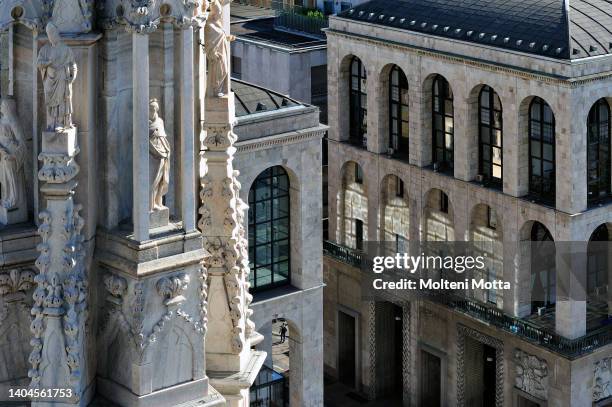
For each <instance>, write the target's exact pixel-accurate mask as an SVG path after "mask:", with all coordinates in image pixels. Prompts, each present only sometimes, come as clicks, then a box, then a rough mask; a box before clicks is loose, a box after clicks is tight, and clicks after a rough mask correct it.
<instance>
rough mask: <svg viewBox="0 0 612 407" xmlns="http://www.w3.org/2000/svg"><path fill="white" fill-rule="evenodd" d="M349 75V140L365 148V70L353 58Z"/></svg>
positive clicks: (366, 131)
mask: <svg viewBox="0 0 612 407" xmlns="http://www.w3.org/2000/svg"><path fill="white" fill-rule="evenodd" d="M350 69H351V74H350V82H349V88H350V112H349V113H350V118H349V120H350V135H349V140H350V141H351V143H354V144H356V145H359V146H363V147H365V146H366V144H367V138H368V105H367V90H366V83H367V77H366V70H365V67H364V66H363V64H362V63H361V60H360V59H359V58H357V57H353V60H352V61H351V68H350Z"/></svg>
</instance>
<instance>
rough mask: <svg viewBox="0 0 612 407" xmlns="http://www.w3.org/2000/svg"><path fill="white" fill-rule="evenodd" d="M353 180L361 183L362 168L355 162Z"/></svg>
mask: <svg viewBox="0 0 612 407" xmlns="http://www.w3.org/2000/svg"><path fill="white" fill-rule="evenodd" d="M355 182H356V183H357V184H363V170H362V169H361V166H360V165H359V164H355Z"/></svg>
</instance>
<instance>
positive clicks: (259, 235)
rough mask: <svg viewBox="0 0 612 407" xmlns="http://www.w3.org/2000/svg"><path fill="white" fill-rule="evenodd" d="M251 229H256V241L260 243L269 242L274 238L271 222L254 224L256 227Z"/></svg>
mask: <svg viewBox="0 0 612 407" xmlns="http://www.w3.org/2000/svg"><path fill="white" fill-rule="evenodd" d="M250 229H255V230H256V240H255V243H256V244H258V245H259V244H264V243H268V242H270V240H271V239H272V225H271V224H270V223H261V224H258V225H254V227H252V228H250ZM249 233H250V231H249Z"/></svg>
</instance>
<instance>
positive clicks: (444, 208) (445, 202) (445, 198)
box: [440, 191, 448, 213]
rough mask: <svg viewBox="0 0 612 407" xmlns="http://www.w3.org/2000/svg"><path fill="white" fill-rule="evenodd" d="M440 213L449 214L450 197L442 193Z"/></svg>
mask: <svg viewBox="0 0 612 407" xmlns="http://www.w3.org/2000/svg"><path fill="white" fill-rule="evenodd" d="M440 212H444V213H448V195H446V194H445V193H444V192H442V191H440Z"/></svg>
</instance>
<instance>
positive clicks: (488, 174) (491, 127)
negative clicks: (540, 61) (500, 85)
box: [478, 85, 503, 187]
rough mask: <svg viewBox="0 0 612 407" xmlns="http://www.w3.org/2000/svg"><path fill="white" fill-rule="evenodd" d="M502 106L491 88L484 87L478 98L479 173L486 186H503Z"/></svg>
mask: <svg viewBox="0 0 612 407" xmlns="http://www.w3.org/2000/svg"><path fill="white" fill-rule="evenodd" d="M502 113H503V112H502V105H501V100H500V99H499V96H498V95H497V93H495V91H494V90H493V89H491V88H490V87H489V86H486V85H485V86H483V88H482V90H481V91H480V96H479V98H478V123H479V147H480V148H479V158H480V160H479V171H480V174H481V175H482V177H483V180H484V182H485V183H486V184H489V185H491V186H495V187H501V185H502V159H503V153H502V151H503V150H502V138H503V122H502Z"/></svg>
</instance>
